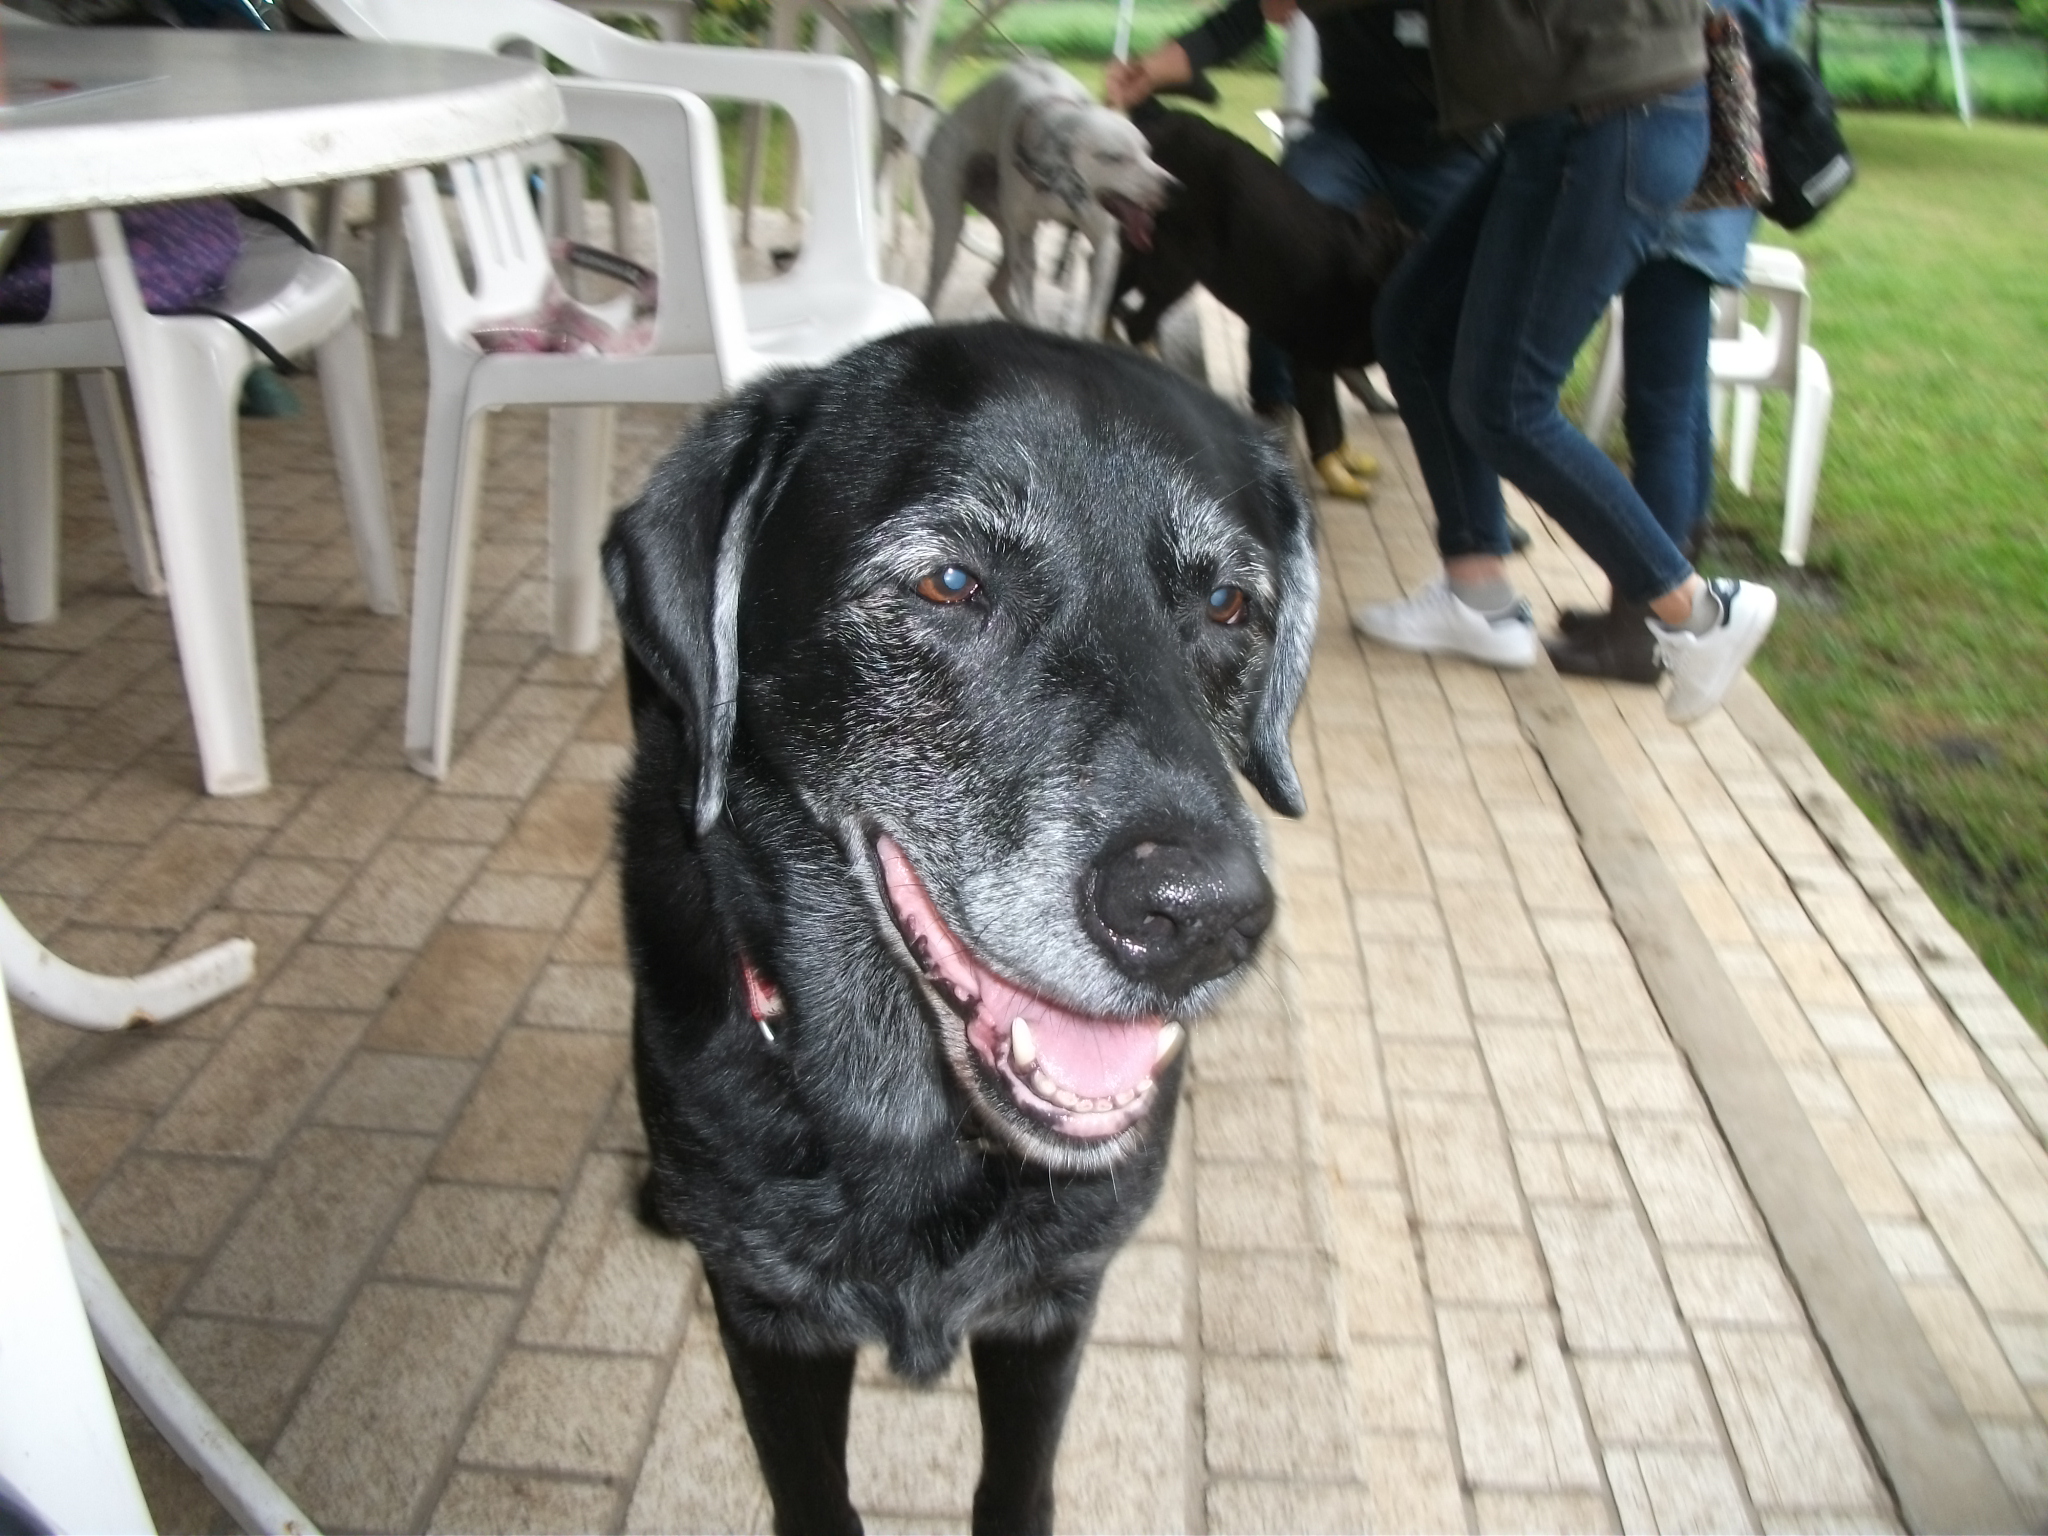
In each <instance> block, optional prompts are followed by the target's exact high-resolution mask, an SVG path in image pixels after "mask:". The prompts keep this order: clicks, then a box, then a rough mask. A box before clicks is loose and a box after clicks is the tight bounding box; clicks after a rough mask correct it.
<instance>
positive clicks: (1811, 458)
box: [1778, 347, 1835, 565]
mask: <svg viewBox="0 0 2048 1536" xmlns="http://www.w3.org/2000/svg"><path fill="white" fill-rule="evenodd" d="M1834 407H1835V386H1834V381H1833V380H1832V379H1830V378H1829V377H1828V365H1827V361H1826V360H1825V359H1824V358H1823V357H1822V356H1821V355H1820V353H1818V352H1816V351H1815V350H1814V349H1813V348H1812V347H1801V348H1800V349H1799V382H1798V383H1797V384H1795V385H1794V386H1793V390H1792V426H1791V446H1790V451H1789V452H1788V453H1787V455H1786V458H1785V531H1784V537H1783V538H1782V540H1781V541H1780V543H1779V545H1778V553H1780V554H1781V555H1783V556H1784V557H1785V563H1786V564H1787V565H1804V564H1806V541H1807V538H1808V536H1809V535H1810V534H1811V533H1812V531H1813V504H1814V501H1815V499H1816V498H1817V497H1818V496H1819V494H1820V461H1821V455H1822V454H1823V453H1824V452H1825V451H1826V449H1827V443H1828V418H1829V416H1830V415H1832V414H1833V412H1834Z"/></svg>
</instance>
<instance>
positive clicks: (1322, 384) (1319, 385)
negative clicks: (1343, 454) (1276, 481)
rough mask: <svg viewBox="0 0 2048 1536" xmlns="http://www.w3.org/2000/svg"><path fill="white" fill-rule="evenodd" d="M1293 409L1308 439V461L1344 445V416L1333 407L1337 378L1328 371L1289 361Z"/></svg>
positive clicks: (1295, 360)
mask: <svg viewBox="0 0 2048 1536" xmlns="http://www.w3.org/2000/svg"><path fill="white" fill-rule="evenodd" d="M1291 363H1292V368H1293V373H1294V408H1295V409H1296V410H1297V411H1299V412H1301V430H1302V433H1303V435H1304V436H1306V437H1307V438H1308V456H1309V461H1310V462H1311V463H1313V462H1314V461H1315V460H1317V459H1320V458H1321V457H1322V456H1323V455H1324V454H1326V453H1335V452H1336V451H1337V450H1338V449H1339V448H1342V447H1343V446H1344V417H1343V414H1342V412H1341V410H1340V408H1339V407H1338V404H1337V376H1336V374H1335V373H1333V372H1332V371H1331V370H1330V369H1328V368H1321V367H1318V366H1317V365H1315V364H1314V363H1305V362H1303V361H1302V360H1301V359H1300V358H1299V357H1295V358H1293V359H1292V360H1291Z"/></svg>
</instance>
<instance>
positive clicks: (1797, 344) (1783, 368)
mask: <svg viewBox="0 0 2048 1536" xmlns="http://www.w3.org/2000/svg"><path fill="white" fill-rule="evenodd" d="M1746 300H1759V301H1761V302H1762V303H1763V304H1764V305H1765V306H1766V308H1767V313H1766V315H1765V316H1764V323H1763V324H1762V325H1761V326H1759V325H1756V324H1754V323H1753V322H1751V321H1750V320H1749V319H1748V317H1747V316H1746V314H1745V313H1744V309H1745V301H1746ZM1716 304H1717V311H1718V315H1719V319H1718V321H1717V324H1716V331H1717V334H1716V335H1715V337H1714V338H1713V340H1711V341H1710V342H1709V343H1708V344H1707V375H1708V378H1709V380H1710V382H1711V383H1712V384H1713V385H1714V387H1715V390H1716V394H1717V398H1716V402H1715V410H1714V427H1715V432H1716V435H1717V436H1718V435H1720V432H1721V409H1720V399H1719V392H1720V391H1722V390H1726V391H1728V392H1729V394H1730V395H1732V397H1733V399H1732V416H1733V420H1732V422H1731V423H1730V425H1729V429H1728V433H1727V444H1728V478H1729V480H1730V482H1731V483H1732V484H1733V485H1734V486H1735V488H1736V489H1737V490H1738V491H1741V492H1742V493H1743V494H1744V495H1747V494H1748V493H1749V490H1750V486H1751V484H1752V483H1753V476H1754V471H1755V468H1756V443H1757V427H1758V423H1759V421H1760V419H1761V417H1762V414H1763V397H1762V391H1764V390H1767V389H1769V390H1776V391H1779V392H1780V393H1783V394H1785V395H1788V396H1790V397H1791V401H1792V419H1791V425H1790V429H1789V431H1788V434H1787V444H1786V457H1785V518H1784V526H1783V528H1782V529H1781V531H1780V534H1779V540H1778V553H1779V554H1780V555H1782V556H1783V557H1784V560H1785V563H1786V564H1787V565H1804V564H1805V563H1806V546H1807V541H1808V539H1809V537H1810V535H1811V533H1812V530H1813V504H1814V501H1815V499H1816V498H1817V497H1818V495H1819V492H1820V465H1821V458H1822V455H1823V454H1824V452H1825V451H1826V448H1827V437H1828V418H1829V417H1830V415H1832V413H1833V410H1834V398H1835V391H1834V383H1833V380H1832V379H1831V378H1830V377H1829V375H1828V365H1827V360H1826V359H1825V358H1823V357H1822V356H1821V355H1820V353H1819V352H1818V351H1817V350H1816V349H1815V348H1814V347H1813V345H1812V344H1811V343H1810V342H1809V341H1808V339H1807V338H1808V334H1809V327H1810V325H1811V310H1812V298H1811V295H1810V294H1809V292H1808V290H1807V286H1806V266H1805V263H1803V262H1802V261H1800V259H1799V256H1798V253H1797V252H1794V251H1789V250H1786V249H1784V248H1783V247H1781V246H1771V245H1752V246H1750V247H1749V251H1748V254H1747V257H1746V259H1745V262H1744V270H1743V286H1742V288H1741V289H1740V290H1723V291H1720V292H1718V293H1717V294H1716ZM1622 323H1623V320H1622V304H1621V300H1620V299H1616V300H1615V301H1614V303H1613V304H1612V305H1611V306H1610V307H1609V311H1608V327H1607V341H1606V345H1605V347H1604V349H1603V350H1602V352H1601V356H1600V362H1599V365H1598V368H1597V371H1596V372H1595V374H1594V379H1593V386H1592V389H1591V390H1590V391H1589V392H1588V395H1587V401H1586V411H1585V432H1586V436H1587V437H1589V438H1591V439H1592V440H1593V441H1594V442H1596V443H1599V442H1604V441H1605V440H1606V438H1607V435H1608V433H1609V432H1610V431H1612V430H1613V426H1614V420H1615V416H1616V414H1617V412H1618V410H1619V406H1620V402H1621V393H1622V389H1623V379H1622V373H1623V367H1622V345H1621V328H1622Z"/></svg>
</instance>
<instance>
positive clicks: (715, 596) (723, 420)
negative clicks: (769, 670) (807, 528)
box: [604, 374, 809, 836]
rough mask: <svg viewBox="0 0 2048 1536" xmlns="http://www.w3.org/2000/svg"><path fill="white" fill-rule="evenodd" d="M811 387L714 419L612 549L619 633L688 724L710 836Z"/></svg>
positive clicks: (797, 382) (615, 534)
mask: <svg viewBox="0 0 2048 1536" xmlns="http://www.w3.org/2000/svg"><path fill="white" fill-rule="evenodd" d="M807 378H808V375H803V374H794V375H792V374H785V375H781V376H778V377H777V378H774V379H770V380H767V381H764V382H763V383H760V384H756V385H754V386H752V387H751V388H749V389H747V390H745V391H743V392H742V393H740V394H739V395H736V396H734V397H733V398H732V399H731V400H728V401H727V402H725V403H724V404H722V405H719V406H716V407H714V408H713V409H712V410H710V411H708V412H707V413H706V414H705V415H704V417H703V419H702V420H701V421H699V422H698V424H697V425H696V427H695V428H694V429H693V430H692V431H691V432H690V433H689V435H688V436H686V437H685V438H684V439H683V440H682V442H681V443H679V444H677V446H676V448H675V450H674V451H673V452H671V453H670V454H669V456H668V457H667V458H666V459H664V460H663V461H662V463H661V464H660V465H659V466H658V467H657V468H656V469H655V471H654V473H653V475H651V476H650V477H649V479H648V482H647V488H646V489H645V490H644V491H643V492H641V495H640V499H639V500H638V501H636V502H634V503H633V504H632V505H630V506H628V507H625V508H623V509H622V510H621V511H620V512H619V514H618V516H617V517H615V518H614V519H613V520H612V527H611V532H610V533H609V534H608V535H607V536H606V538H605V541H604V574H605V582H606V584H607V585H608V586H609V587H610V588H611V593H612V606H613V608H614V609H615V610H616V612H617V614H618V619H619V633H620V635H621V636H622V637H623V638H624V640H625V642H626V646H627V648H628V649H629V650H631V651H632V653H633V656H634V658H635V659H636V660H637V661H638V662H639V663H640V665H641V666H642V667H643V668H645V669H646V671H647V673H648V675H649V676H650V677H652V678H653V680H654V681H655V682H656V683H657V684H658V685H659V686H660V687H661V689H662V691H663V692H664V693H666V694H667V695H668V696H669V697H670V698H671V699H673V700H674V701H675V702H676V704H677V705H678V706H679V707H680V708H681V709H682V711H683V715H684V718H685V720H687V721H688V722H689V726H690V730H691V734H692V736H693V738H694V740H693V742H692V745H693V746H694V747H695V749H696V757H697V804H696V826H697V833H698V835H699V836H702V835H703V834H704V833H706V832H709V831H710V830H711V827H712V825H713V824H714V823H715V822H716V821H717V820H718V813H719V811H720V810H721V809H722V808H723V807H724V804H725V770H726V761H727V758H728V757H729V756H730V754H731V751H732V733H733V720H734V716H735V715H736V713H737V712H738V708H739V608H740V577H741V575H742V573H743V572H744V571H745V569H746V563H747V554H748V552H749V550H750V549H751V548H752V545H753V539H754V530H755V529H756V528H757V527H758V526H759V525H760V521H761V517H762V515H763V513H764V512H765V511H766V509H767V508H768V507H770V506H772V505H774V502H775V498H776V497H777V495H779V494H780V491H781V488H782V482H783V479H784V478H785V476H786V475H787V473H788V465H789V459H790V450H791V448H792V447H793V446H794V444H795V442H796V440H797V438H798V437H799V436H800V434H801V431H802V423H803V419H804V416H805V414H806V412H805V409H804V407H805V404H806V403H807V401H808V398H809V392H808V390H807V389H806V388H805V387H804V385H805V380H806V379H807Z"/></svg>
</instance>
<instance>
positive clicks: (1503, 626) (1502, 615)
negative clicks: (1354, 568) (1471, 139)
mask: <svg viewBox="0 0 2048 1536" xmlns="http://www.w3.org/2000/svg"><path fill="white" fill-rule="evenodd" d="M1498 180H1499V166H1498V164H1497V163H1493V164H1489V165H1487V166H1485V167H1483V168H1482V169H1481V170H1480V171H1479V173H1478V174H1477V175H1476V176H1474V177H1473V179H1472V180H1471V181H1470V182H1468V183H1467V184H1466V186H1465V188H1464V190H1463V191H1462V192H1460V193H1459V194H1458V195H1457V196H1456V197H1455V198H1454V199H1453V200H1452V202H1451V203H1450V205H1449V206H1448V207H1447V208H1445V209H1444V210H1443V212H1442V213H1441V214H1440V215H1439V216H1438V218H1437V220H1436V221H1435V222H1434V223H1433V224H1432V225H1431V226H1430V228H1429V230H1428V231H1427V232H1426V233H1425V234H1424V235H1423V237H1422V240H1421V242H1420V243H1419V244H1417V245H1416V246H1415V248H1414V249H1413V250H1411V251H1410V252H1409V253H1408V255H1407V257H1406V259H1405V260H1403V261H1402V263H1401V265H1400V266H1399V267H1398V268H1397V269H1395V272H1394V275H1393V276H1392V277H1391V278H1389V279H1388V281H1387V285H1386V287H1385V288H1384V289H1383V290H1382V291H1381V293H1380V302H1379V306H1378V308H1377V309H1375V310H1374V312H1373V329H1374V333H1375V336H1376V338H1377V340H1378V342H1379V352H1380V363H1381V366H1383V367H1384V368H1385V369H1386V372H1387V381H1388V383H1390V384H1391V385H1392V386H1393V389H1394V398H1395V399H1396V400H1397V401H1399V402H1400V405H1401V419H1402V421H1403V422H1405V423H1406V424H1407V427H1408V436H1409V441H1410V443H1411V444H1412V445H1413V447H1414V449H1415V457H1416V462H1417V463H1418V464H1419V465H1420V467H1421V470H1422V478H1423V483H1424V484H1425V485H1426V486H1428V488H1429V495H1430V501H1431V503H1432V504H1433V506H1434V508H1435V511H1436V527H1437V550H1438V552H1439V553H1440V554H1441V555H1442V556H1443V558H1444V579H1443V580H1442V581H1439V582H1432V583H1431V584H1430V585H1429V586H1427V587H1424V588H1422V589H1421V590H1420V591H1418V592H1415V593H1413V594H1411V595H1410V596H1408V597H1407V598H1404V599H1402V600H1401V601H1399V602H1392V603H1367V604H1365V605H1363V606H1362V607H1360V608H1359V609H1357V610H1356V611H1355V612H1354V613H1353V615H1352V623H1353V624H1354V625H1356V626H1357V628H1358V629H1359V630H1360V631H1361V632H1362V633H1364V634H1365V635H1367V636H1369V637H1370V638H1372V639H1374V640H1378V641H1380V642H1381V643H1382V644H1385V645H1393V646H1398V647H1400V648H1401V649H1403V650H1411V651H1428V652H1447V653H1452V654H1456V655H1461V656H1468V657H1470V658H1472V659H1473V660H1475V661H1482V662H1485V663H1486V664H1488V665H1489V666H1496V667H1527V666H1531V665H1533V664H1534V663H1535V660H1536V653H1537V649H1538V647H1537V644H1536V627H1535V624H1534V622H1533V620H1532V619H1531V617H1530V614H1529V605H1528V604H1527V603H1524V602H1522V601H1521V600H1520V599H1519V598H1517V597H1516V596H1515V593H1514V589H1513V588H1512V587H1511V586H1509V585H1508V583H1507V579H1506V568H1505V565H1504V564H1503V557H1505V556H1506V554H1507V552H1508V549H1509V537H1508V525H1507V509H1506V506H1505V504H1504V503H1503V502H1502V500H1501V491H1500V476H1499V475H1498V474H1496V473H1495V472H1494V470H1493V468H1492V466H1490V465H1489V464H1487V463H1486V461H1485V460H1484V459H1482V458H1480V456H1479V455H1478V453H1477V452H1476V451H1475V450H1474V449H1473V446H1472V443H1471V441H1470V439H1469V438H1468V437H1467V436H1466V435H1465V433H1464V432H1463V431H1462V430H1461V428H1460V427H1459V425H1458V423H1457V422H1456V421H1455V419H1454V413H1453V410H1452V406H1451V381H1452V373H1453V359H1454V357H1455V353H1456V347H1457V336H1458V328H1459V316H1460V314H1461V313H1462V312H1463V310H1464V307H1465V304H1466V293H1467V290H1468V285H1469V283H1470V281H1471V277H1472V260H1473V256H1474V254H1475V253H1476V251H1477V249H1478V246H1479V242H1480V237H1481V235H1482V233H1483V231H1484V229H1485V226H1486V221H1487V217H1488V207H1489V204H1490V202H1491V200H1492V198H1493V196H1494V193H1495V187H1496V184H1497V182H1498Z"/></svg>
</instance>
